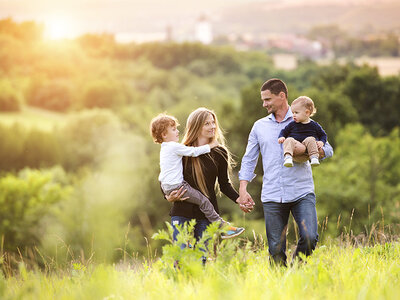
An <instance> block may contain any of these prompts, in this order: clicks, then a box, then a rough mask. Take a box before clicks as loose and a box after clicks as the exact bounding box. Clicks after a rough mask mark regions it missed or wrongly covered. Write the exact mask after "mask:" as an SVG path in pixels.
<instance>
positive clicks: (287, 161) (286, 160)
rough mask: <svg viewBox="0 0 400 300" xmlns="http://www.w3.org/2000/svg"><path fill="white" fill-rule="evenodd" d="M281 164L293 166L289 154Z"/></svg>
mask: <svg viewBox="0 0 400 300" xmlns="http://www.w3.org/2000/svg"><path fill="white" fill-rule="evenodd" d="M283 165H284V166H285V167H288V168H291V167H293V158H292V157H291V156H287V157H285V160H284V161H283Z"/></svg>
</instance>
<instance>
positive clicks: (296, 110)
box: [290, 103, 311, 123]
mask: <svg viewBox="0 0 400 300" xmlns="http://www.w3.org/2000/svg"><path fill="white" fill-rule="evenodd" d="M290 108H291V110H292V113H293V120H294V121H295V122H296V123H302V122H307V121H308V120H309V119H310V114H311V113H310V111H309V110H308V109H306V108H305V107H304V106H303V105H301V104H298V103H295V104H292V106H291V107H290Z"/></svg>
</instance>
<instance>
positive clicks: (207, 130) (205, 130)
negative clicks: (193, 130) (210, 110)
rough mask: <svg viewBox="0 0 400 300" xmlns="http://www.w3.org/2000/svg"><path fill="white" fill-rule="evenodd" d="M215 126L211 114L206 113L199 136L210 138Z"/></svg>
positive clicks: (213, 133)
mask: <svg viewBox="0 0 400 300" xmlns="http://www.w3.org/2000/svg"><path fill="white" fill-rule="evenodd" d="M216 128H217V126H216V124H215V120H214V118H213V116H212V114H208V117H207V119H206V121H205V122H204V125H203V127H202V128H201V132H200V136H199V137H200V138H209V139H212V138H213V137H214V136H215V130H216Z"/></svg>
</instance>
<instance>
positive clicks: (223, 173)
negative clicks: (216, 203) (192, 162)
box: [218, 148, 239, 203]
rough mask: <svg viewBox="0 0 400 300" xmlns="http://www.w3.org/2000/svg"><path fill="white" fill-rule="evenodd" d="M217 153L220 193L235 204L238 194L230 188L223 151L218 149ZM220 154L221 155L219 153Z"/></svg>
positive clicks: (224, 152) (225, 154) (225, 157)
mask: <svg viewBox="0 0 400 300" xmlns="http://www.w3.org/2000/svg"><path fill="white" fill-rule="evenodd" d="M219 149H220V151H219V152H218V184H219V188H220V190H221V192H222V193H223V194H224V195H226V196H227V197H228V198H229V199H231V200H232V201H233V202H235V203H236V199H237V198H238V197H239V194H238V193H237V191H236V190H235V189H234V187H233V186H232V183H231V182H230V180H229V175H228V161H227V153H226V151H225V149H223V148H219ZM221 152H222V153H221Z"/></svg>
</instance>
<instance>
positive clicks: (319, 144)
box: [317, 141, 324, 150]
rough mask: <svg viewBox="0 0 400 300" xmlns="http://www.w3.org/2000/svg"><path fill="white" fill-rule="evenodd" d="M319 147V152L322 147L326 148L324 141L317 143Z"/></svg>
mask: <svg viewBox="0 0 400 300" xmlns="http://www.w3.org/2000/svg"><path fill="white" fill-rule="evenodd" d="M317 146H318V150H319V149H322V147H323V146H324V142H322V141H317Z"/></svg>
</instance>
